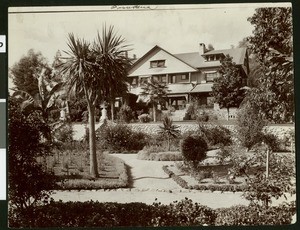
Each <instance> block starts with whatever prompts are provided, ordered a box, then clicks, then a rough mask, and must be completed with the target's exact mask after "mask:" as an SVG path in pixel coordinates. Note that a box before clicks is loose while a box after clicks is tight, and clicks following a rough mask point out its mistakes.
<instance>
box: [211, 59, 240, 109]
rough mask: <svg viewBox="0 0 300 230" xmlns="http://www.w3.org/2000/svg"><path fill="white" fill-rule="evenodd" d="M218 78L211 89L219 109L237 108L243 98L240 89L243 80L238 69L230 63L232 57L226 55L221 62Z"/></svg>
mask: <svg viewBox="0 0 300 230" xmlns="http://www.w3.org/2000/svg"><path fill="white" fill-rule="evenodd" d="M219 73H220V74H221V76H220V77H218V78H217V79H215V82H214V84H213V87H212V95H213V96H214V98H215V101H216V102H217V103H219V105H220V107H221V108H227V109H229V108H230V107H239V105H240V104H241V102H242V101H243V99H244V97H245V90H244V89H243V88H242V87H243V86H244V85H243V80H242V77H241V75H240V71H239V69H238V67H236V65H235V63H234V62H233V61H232V57H230V56H229V55H226V57H225V58H224V59H223V60H221V66H220V69H219Z"/></svg>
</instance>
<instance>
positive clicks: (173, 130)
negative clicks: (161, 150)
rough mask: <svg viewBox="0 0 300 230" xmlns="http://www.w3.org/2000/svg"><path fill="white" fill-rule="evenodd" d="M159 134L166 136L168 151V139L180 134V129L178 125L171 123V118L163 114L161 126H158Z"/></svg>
mask: <svg viewBox="0 0 300 230" xmlns="http://www.w3.org/2000/svg"><path fill="white" fill-rule="evenodd" d="M159 128H160V130H159V134H162V135H164V136H166V137H167V141H168V151H170V141H171V138H177V137H178V136H179V135H180V130H179V126H178V125H173V120H172V119H171V118H170V117H168V116H165V117H164V118H163V126H159Z"/></svg>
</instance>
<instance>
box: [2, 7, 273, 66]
mask: <svg viewBox="0 0 300 230" xmlns="http://www.w3.org/2000/svg"><path fill="white" fill-rule="evenodd" d="M262 6H274V3H273V4H272V5H266V4H259V3H256V4H222V5H221V4H218V5H200V4H198V5H160V6H155V5H147V6H128V7H124V6H94V7H82V6H81V7H13V8H9V16H8V20H9V25H8V54H9V57H8V58H9V63H8V65H9V67H11V66H12V65H13V64H14V63H16V62H18V61H19V60H20V58H21V57H22V56H24V55H26V53H27V51H28V50H29V49H31V48H33V49H34V50H35V51H40V52H41V53H42V55H43V56H44V57H46V58H47V60H48V62H49V64H50V65H51V63H52V61H53V57H54V56H55V54H56V52H57V50H61V51H68V47H67V37H68V33H71V32H72V33H74V34H75V35H76V36H78V37H79V38H84V39H86V40H88V41H93V40H94V39H95V38H96V36H97V32H98V31H99V32H101V30H102V28H103V25H105V24H106V25H107V26H109V25H113V26H114V28H115V30H116V32H117V34H118V35H121V36H122V37H124V38H125V40H126V43H127V44H129V45H131V46H130V48H131V49H132V51H130V53H129V55H130V56H132V55H133V54H136V55H137V57H141V56H142V55H144V54H145V53H146V52H147V51H149V50H150V49H151V48H153V46H155V45H158V46H160V47H162V48H163V49H165V50H167V51H169V52H170V53H175V54H176V53H185V52H197V51H198V50H199V43H204V44H206V45H208V44H212V45H213V46H214V48H215V49H228V48H230V47H231V45H234V46H236V45H238V42H239V41H241V40H242V39H243V38H245V37H247V36H249V35H251V34H252V30H253V29H254V27H253V26H252V25H251V24H250V23H249V22H248V21H247V18H248V17H251V16H252V15H253V14H254V12H255V8H257V7H262ZM62 53H63V52H62Z"/></svg>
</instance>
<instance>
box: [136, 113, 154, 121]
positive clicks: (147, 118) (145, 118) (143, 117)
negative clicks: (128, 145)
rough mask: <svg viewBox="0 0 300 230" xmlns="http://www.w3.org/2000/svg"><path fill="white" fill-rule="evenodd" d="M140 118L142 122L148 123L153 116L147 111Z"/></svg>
mask: <svg viewBox="0 0 300 230" xmlns="http://www.w3.org/2000/svg"><path fill="white" fill-rule="evenodd" d="M138 119H139V121H140V122H142V123H148V122H150V121H151V117H150V115H149V114H147V113H143V114H141V115H140V116H138Z"/></svg>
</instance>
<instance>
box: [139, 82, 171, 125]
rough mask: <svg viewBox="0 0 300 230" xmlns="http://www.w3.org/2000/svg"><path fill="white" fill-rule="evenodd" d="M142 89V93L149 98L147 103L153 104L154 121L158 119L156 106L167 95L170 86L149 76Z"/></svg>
mask: <svg viewBox="0 0 300 230" xmlns="http://www.w3.org/2000/svg"><path fill="white" fill-rule="evenodd" d="M141 89H142V92H141V95H142V96H144V97H146V98H147V103H149V104H152V108H153V121H156V106H157V105H158V104H159V103H160V102H161V101H162V100H164V98H165V97H167V92H168V86H167V85H166V84H165V83H161V82H159V81H158V80H156V79H154V78H149V79H148V81H147V82H145V83H144V85H143V86H142V87H141Z"/></svg>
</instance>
